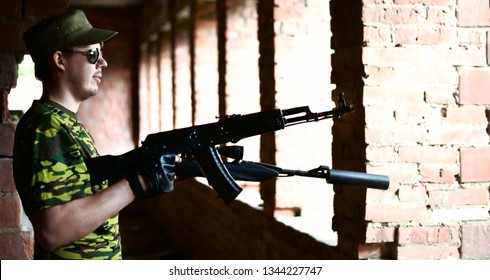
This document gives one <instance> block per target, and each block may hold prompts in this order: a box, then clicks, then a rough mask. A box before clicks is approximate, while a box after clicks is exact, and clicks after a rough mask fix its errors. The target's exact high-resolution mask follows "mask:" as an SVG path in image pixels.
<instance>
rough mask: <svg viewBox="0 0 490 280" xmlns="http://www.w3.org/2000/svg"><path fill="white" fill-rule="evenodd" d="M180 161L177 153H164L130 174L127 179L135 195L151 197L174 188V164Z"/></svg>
mask: <svg viewBox="0 0 490 280" xmlns="http://www.w3.org/2000/svg"><path fill="white" fill-rule="evenodd" d="M180 161H181V159H180V157H179V156H178V155H175V154H164V155H162V156H160V157H159V158H157V159H155V160H154V161H151V162H148V163H147V164H146V165H145V166H143V168H141V170H140V171H139V172H137V173H136V174H133V175H130V176H129V177H128V178H127V180H128V181H129V185H130V186H131V189H132V190H133V192H134V194H135V195H136V197H138V198H152V197H155V196H157V195H162V194H166V193H169V192H171V191H172V190H173V189H174V185H173V182H174V179H175V164H176V163H178V162H180ZM140 178H141V179H142V180H140ZM142 181H143V184H142V183H141V182H142Z"/></svg>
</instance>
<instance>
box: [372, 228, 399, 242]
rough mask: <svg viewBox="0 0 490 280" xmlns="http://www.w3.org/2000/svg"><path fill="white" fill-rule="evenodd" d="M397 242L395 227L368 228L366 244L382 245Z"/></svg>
mask: <svg viewBox="0 0 490 280" xmlns="http://www.w3.org/2000/svg"><path fill="white" fill-rule="evenodd" d="M393 241H395V227H370V226H369V227H367V229H366V239H365V242H366V243H381V242H393Z"/></svg>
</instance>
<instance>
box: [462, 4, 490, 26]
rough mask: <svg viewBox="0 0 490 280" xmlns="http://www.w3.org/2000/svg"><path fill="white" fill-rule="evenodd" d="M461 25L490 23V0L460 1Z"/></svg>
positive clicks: (486, 24) (485, 24) (484, 24)
mask: <svg viewBox="0 0 490 280" xmlns="http://www.w3.org/2000/svg"><path fill="white" fill-rule="evenodd" d="M457 16H458V23H459V26H488V25H490V6H489V2H488V0H472V1H458V13H457Z"/></svg>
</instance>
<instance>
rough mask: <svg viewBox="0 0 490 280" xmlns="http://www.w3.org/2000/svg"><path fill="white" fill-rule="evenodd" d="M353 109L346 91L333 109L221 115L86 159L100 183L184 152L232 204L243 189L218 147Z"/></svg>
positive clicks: (303, 109)
mask: <svg viewBox="0 0 490 280" xmlns="http://www.w3.org/2000/svg"><path fill="white" fill-rule="evenodd" d="M351 111H353V106H352V105H346V103H345V100H344V97H343V94H340V95H339V105H338V106H337V107H336V108H335V109H333V110H331V111H325V112H320V113H312V112H311V111H310V109H309V108H308V107H307V106H304V107H296V108H291V109H287V110H280V109H274V110H270V111H263V112H257V113H252V114H246V115H230V116H225V117H221V118H219V120H218V121H217V122H215V123H209V124H204V125H196V126H191V127H186V128H180V129H175V130H170V131H164V132H158V133H153V134H149V135H147V137H146V139H145V140H144V141H143V142H142V145H141V147H138V148H136V149H134V150H132V151H129V152H127V153H125V154H122V155H118V156H112V155H105V156H99V157H94V158H88V159H85V163H86V165H87V168H88V172H89V174H90V178H91V182H92V183H93V184H98V183H100V182H102V181H104V180H109V181H110V182H111V181H117V180H120V179H122V178H125V177H126V176H128V175H129V174H131V172H135V171H136V170H138V168H139V167H140V166H141V165H142V163H143V162H145V161H146V160H149V159H150V158H152V157H153V158H156V157H158V156H160V155H163V154H182V155H183V157H184V160H185V158H191V157H192V156H193V157H194V158H195V159H196V160H197V162H198V164H199V166H200V168H201V170H202V172H203V174H204V175H205V177H206V178H207V179H208V182H209V184H210V186H211V187H212V188H213V189H214V190H215V191H216V192H217V193H218V195H219V197H220V198H222V199H223V201H224V202H225V203H226V204H229V203H231V202H232V201H233V200H234V199H235V198H236V197H237V196H238V195H239V194H240V192H241V191H242V189H241V188H240V187H239V186H238V185H237V184H236V183H235V182H234V180H233V177H232V176H231V175H230V174H229V172H228V170H227V167H226V165H224V164H223V162H222V161H221V158H220V156H218V155H217V153H216V150H215V148H214V147H215V146H217V145H220V144H225V143H229V142H232V143H236V142H238V141H239V140H241V139H243V138H247V137H251V136H256V135H260V134H264V133H268V132H273V131H277V130H281V129H284V128H285V127H287V126H291V125H296V124H301V123H305V122H316V121H320V120H323V119H327V118H334V117H340V116H342V115H343V114H344V113H346V112H351Z"/></svg>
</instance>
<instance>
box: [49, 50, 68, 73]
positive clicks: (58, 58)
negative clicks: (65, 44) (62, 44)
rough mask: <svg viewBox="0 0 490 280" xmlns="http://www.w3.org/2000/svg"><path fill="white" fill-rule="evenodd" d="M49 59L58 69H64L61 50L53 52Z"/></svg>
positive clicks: (63, 58)
mask: <svg viewBox="0 0 490 280" xmlns="http://www.w3.org/2000/svg"><path fill="white" fill-rule="evenodd" d="M51 60H52V61H53V64H54V65H55V66H56V68H58V69H60V70H65V57H64V56H63V53H62V52H60V51H56V52H54V53H53V56H52V57H51Z"/></svg>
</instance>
